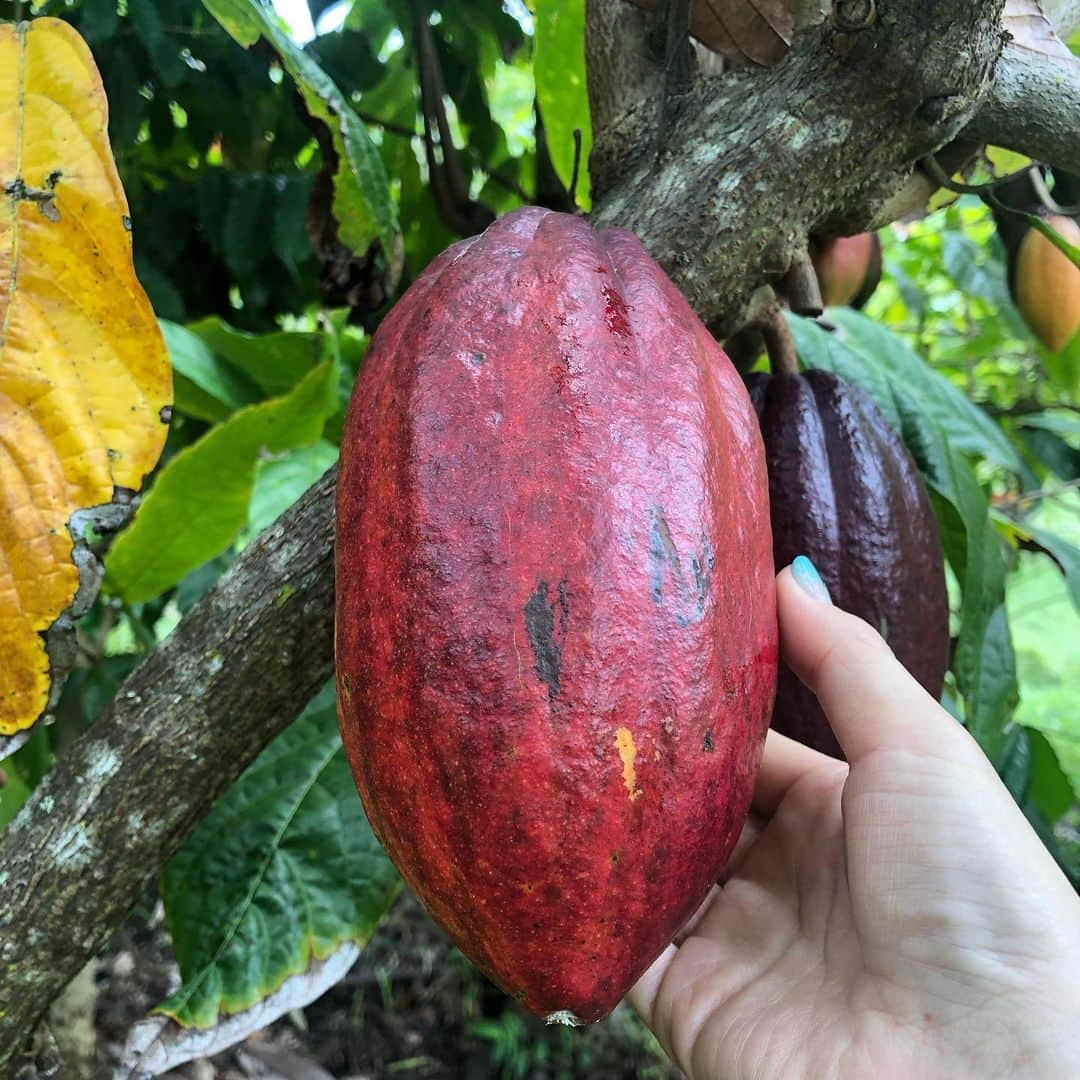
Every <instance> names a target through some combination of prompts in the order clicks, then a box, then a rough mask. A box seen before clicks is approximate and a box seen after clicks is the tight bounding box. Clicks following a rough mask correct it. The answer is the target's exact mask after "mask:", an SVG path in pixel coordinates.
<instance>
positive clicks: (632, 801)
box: [336, 208, 777, 1022]
mask: <svg viewBox="0 0 1080 1080" xmlns="http://www.w3.org/2000/svg"><path fill="white" fill-rule="evenodd" d="M771 547H772V544H771V538H770V534H769V524H768V488H767V480H766V474H765V463H764V454H763V450H762V445H761V436H760V433H759V431H758V429H757V423H756V420H755V417H754V414H753V410H752V408H751V406H750V402H749V399H748V397H747V394H746V390H745V388H744V387H743V385H742V383H741V382H740V380H739V379H738V376H737V375H736V373H735V371H734V370H733V368H732V367H731V365H730V363H729V362H728V360H727V358H726V357H725V355H724V353H723V352H722V351H721V349H720V348H719V346H718V345H716V343H715V342H714V341H713V340H712V338H711V337H710V336H709V335H708V333H707V332H706V330H705V328H704V327H703V326H702V324H701V323H700V322H699V321H698V319H697V317H696V316H695V315H694V313H693V312H692V311H691V309H690V307H689V305H688V304H687V303H686V301H685V300H684V298H683V297H682V296H681V295H680V294H679V292H678V291H677V290H676V289H675V287H674V286H673V285H672V284H671V282H670V281H669V280H668V279H667V278H666V277H665V276H664V274H663V272H662V271H661V270H660V268H659V267H658V266H657V265H656V264H655V263H654V262H653V261H652V260H651V259H650V258H649V257H648V255H647V254H646V253H645V250H644V249H643V248H642V246H641V244H640V243H639V242H638V240H637V239H636V238H635V237H633V236H632V235H631V234H629V233H627V232H624V231H621V230H605V231H602V232H594V231H593V230H592V229H591V228H590V227H589V226H588V224H586V223H585V222H584V221H583V220H581V219H578V218H575V217H573V216H571V215H565V214H556V213H550V212H548V211H546V210H541V209H535V208H527V209H523V210H519V211H516V212H514V213H512V214H508V215H507V216H506V217H504V218H502V219H501V220H499V221H497V222H496V223H495V224H494V225H492V226H491V227H489V228H488V230H487V231H486V232H484V233H483V234H482V235H481V236H479V237H474V238H471V239H468V240H464V241H462V242H460V243H458V244H455V245H454V246H453V247H451V248H449V249H448V250H447V251H445V252H444V253H443V254H442V255H440V256H439V257H438V258H437V259H436V260H435V261H434V262H433V263H432V264H431V266H430V267H429V268H428V269H427V270H426V271H425V273H424V274H423V275H422V276H421V277H420V278H419V279H418V280H417V281H416V282H415V283H414V284H413V285H412V287H411V288H410V289H409V290H408V291H407V292H406V294H405V295H404V296H403V297H402V299H401V301H400V302H399V303H398V304H397V305H396V306H395V308H394V309H393V310H392V311H391V313H390V314H389V315H388V316H387V318H386V320H385V321H384V322H383V324H382V326H381V327H380V328H379V330H378V333H377V334H376V335H375V337H374V340H373V341H372V344H371V347H370V350H369V352H368V355H367V359H366V361H365V364H364V367H363V369H362V371H361V373H360V376H359V379H358V380H357V384H356V389H355V391H354V394H353V398H352V402H351V405H350V408H349V414H348V419H347V422H346V426H345V433H344V439H343V442H342V452H341V465H340V472H339V478H338V503H337V549H336V565H337V620H336V643H337V680H338V702H339V716H340V721H341V730H342V736H343V739H344V743H345V748H346V751H347V753H348V756H349V761H350V764H351V766H352V769H353V774H354V776H355V779H356V783H357V787H358V788H359V791H360V794H361V797H362V798H363V801H364V805H365V807H366V809H367V813H368V816H369V818H370V820H371V824H372V827H373V828H374V830H375V832H376V834H377V835H378V837H379V838H380V840H381V841H382V843H383V844H384V845H385V847H386V849H387V851H388V852H389V854H390V856H391V858H392V859H393V860H394V862H395V864H396V865H397V866H398V868H399V869H400V870H401V872H402V875H403V876H404V877H405V879H406V881H408V883H409V884H410V885H411V886H412V887H413V889H414V890H415V891H416V893H417V894H418V895H419V897H420V899H421V900H422V901H423V903H424V904H425V906H426V907H427V908H428V910H429V911H430V913H431V914H432V915H433V916H434V917H435V919H436V920H437V921H438V922H439V923H441V924H442V926H443V927H445V928H446V930H447V931H448V932H449V933H450V934H451V936H452V937H453V938H454V940H455V941H456V942H457V944H458V945H459V946H460V947H461V949H462V951H463V952H464V953H465V954H466V955H467V956H468V957H470V959H472V960H473V961H474V962H475V963H476V964H477V965H478V966H479V967H480V968H481V969H482V970H483V971H485V972H486V973H487V974H488V975H489V976H491V978H493V979H494V980H495V981H496V982H497V983H499V984H500V985H501V986H502V987H503V988H504V989H505V990H506V991H507V992H508V993H510V994H512V995H513V996H514V997H515V998H516V999H517V1000H519V1001H521V1002H522V1003H523V1004H524V1005H525V1006H526V1007H528V1008H529V1009H532V1010H534V1011H535V1012H538V1013H540V1014H543V1015H548V1016H555V1017H557V1018H559V1019H564V1020H567V1021H570V1022H575V1021H593V1020H597V1019H599V1018H600V1017H602V1016H604V1015H605V1014H606V1013H607V1012H608V1011H609V1010H610V1009H611V1008H612V1007H613V1006H614V1005H615V1004H616V1003H617V1002H618V1001H619V999H620V998H621V997H622V996H623V994H624V993H625V992H626V990H627V989H628V988H629V987H630V986H631V985H632V984H633V982H634V981H635V980H636V979H637V978H638V976H639V975H640V974H641V973H642V972H643V971H644V969H645V968H646V967H647V966H648V965H649V964H650V963H651V962H652V960H653V959H654V958H655V957H656V956H657V955H658V954H659V953H660V951H661V950H662V949H663V948H664V946H665V945H666V944H667V943H668V942H669V941H670V940H671V938H672V936H673V935H674V934H675V933H676V932H677V930H678V929H679V927H680V926H681V925H682V924H683V922H684V921H685V920H686V919H687V917H688V916H689V915H690V914H691V913H692V912H693V911H694V909H695V907H696V906H697V905H698V903H699V902H700V901H701V899H702V898H703V896H704V894H705V893H706V892H707V890H708V889H709V887H710V886H711V884H712V883H713V882H714V881H716V878H717V875H718V874H719V873H720V871H721V868H722V867H723V865H724V863H725V861H726V859H727V857H728V854H729V853H730V851H731V849H732V846H733V845H734V843H735V840H736V837H737V836H738V834H739V831H740V829H741V827H742V824H743V821H744V818H745V816H746V814H747V812H748V807H749V804H750V797H751V791H752V788H753V784H754V778H755V774H756V770H757V766H758V762H759V757H760V752H761V747H762V742H763V738H764V733H765V729H766V726H767V724H768V716H769V712H770V710H771V705H772V698H773V693H774V689H775V677H776V664H777V640H776V623H775V619H776V614H775V595H774V582H773V569H772V550H771Z"/></svg>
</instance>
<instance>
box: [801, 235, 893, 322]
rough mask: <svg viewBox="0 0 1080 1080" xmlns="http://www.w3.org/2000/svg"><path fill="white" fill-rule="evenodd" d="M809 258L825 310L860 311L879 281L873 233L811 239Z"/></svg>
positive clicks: (877, 242) (877, 246) (877, 247)
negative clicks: (842, 307)
mask: <svg viewBox="0 0 1080 1080" xmlns="http://www.w3.org/2000/svg"><path fill="white" fill-rule="evenodd" d="M810 259H811V261H812V262H813V264H814V269H815V270H816V271H817V276H818V284H819V285H820V286H821V299H822V301H823V302H824V303H825V305H826V306H827V307H831V306H833V305H834V304H850V305H851V306H852V307H854V308H861V307H862V306H863V304H865V303H866V301H867V300H869V299H870V296H871V294H872V293H873V291H874V290H875V289H876V288H877V287H878V284H879V283H880V281H881V239H880V238H879V237H878V235H877V233H860V234H859V235H858V236H835V237H813V238H812V239H811V243H810Z"/></svg>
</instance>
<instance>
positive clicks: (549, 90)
mask: <svg viewBox="0 0 1080 1080" xmlns="http://www.w3.org/2000/svg"><path fill="white" fill-rule="evenodd" d="M531 6H532V9H533V12H534V14H535V17H536V30H535V37H534V39H533V40H534V46H533V49H534V51H533V73H534V75H535V78H536V100H537V103H538V104H539V106H540V116H541V118H542V119H543V121H544V131H545V134H546V135H547V144H548V153H549V154H550V155H551V163H552V165H554V166H555V172H556V173H558V176H559V179H560V180H561V181H562V182H563V183H564V184H565V185H566V186H567V187H569V186H570V180H571V178H572V176H573V173H574V157H575V148H574V131H575V130H580V131H581V163H580V168H579V172H578V182H577V201H578V205H579V206H581V207H582V209H584V210H588V209H589V207H590V206H591V205H592V199H591V196H590V193H589V192H590V189H589V168H588V166H589V151H590V149H591V148H592V120H591V118H590V115H589V88H588V85H587V84H586V80H585V0H533V3H532V5H531Z"/></svg>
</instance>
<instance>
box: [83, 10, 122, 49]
mask: <svg viewBox="0 0 1080 1080" xmlns="http://www.w3.org/2000/svg"><path fill="white" fill-rule="evenodd" d="M119 21H120V15H119V11H118V9H117V0H83V2H82V6H81V7H80V8H79V29H80V31H81V32H82V35H83V37H84V38H86V40H87V41H89V42H90V43H91V44H93V43H95V42H98V41H105V40H107V39H108V38H110V37H112V36H113V34H115V33H116V27H117V24H118V23H119Z"/></svg>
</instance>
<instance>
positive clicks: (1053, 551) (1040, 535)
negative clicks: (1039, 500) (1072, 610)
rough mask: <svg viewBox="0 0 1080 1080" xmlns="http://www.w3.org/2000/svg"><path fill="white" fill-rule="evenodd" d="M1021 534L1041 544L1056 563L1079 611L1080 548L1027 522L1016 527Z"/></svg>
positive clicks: (1047, 530)
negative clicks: (1023, 533)
mask: <svg viewBox="0 0 1080 1080" xmlns="http://www.w3.org/2000/svg"><path fill="white" fill-rule="evenodd" d="M1016 527H1017V528H1018V529H1020V530H1021V531H1022V532H1025V533H1027V534H1028V535H1029V536H1030V537H1031V538H1032V539H1033V540H1034V541H1036V542H1037V543H1039V544H1041V545H1042V546H1043V547H1044V548H1045V549H1046V550H1047V551H1048V552H1049V553H1050V555H1051V557H1052V558H1053V560H1054V562H1055V563H1057V565H1058V567H1059V568H1060V569H1061V572H1062V573H1063V574H1064V575H1065V584H1066V586H1067V587H1068V590H1069V595H1070V596H1071V597H1072V602H1073V603H1074V604H1075V605H1076V607H1077V609H1080V548H1078V547H1076V545H1075V544H1071V543H1069V541H1068V540H1066V539H1065V538H1064V537H1061V536H1058V535H1057V533H1055V532H1051V531H1050V530H1049V529H1044V528H1042V527H1041V526H1038V525H1032V524H1030V523H1029V522H1027V521H1024V522H1021V523H1020V524H1018V525H1017V526H1016Z"/></svg>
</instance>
